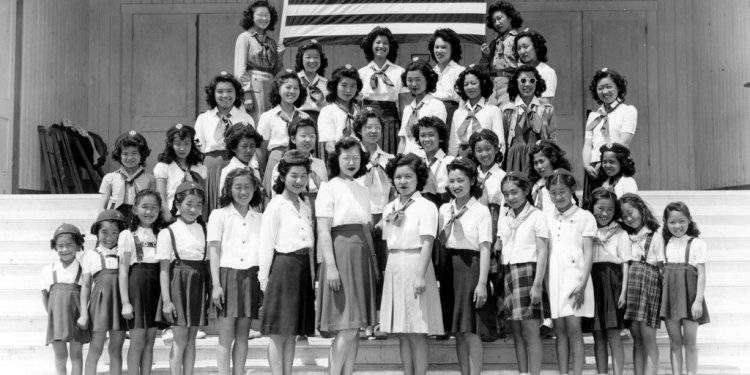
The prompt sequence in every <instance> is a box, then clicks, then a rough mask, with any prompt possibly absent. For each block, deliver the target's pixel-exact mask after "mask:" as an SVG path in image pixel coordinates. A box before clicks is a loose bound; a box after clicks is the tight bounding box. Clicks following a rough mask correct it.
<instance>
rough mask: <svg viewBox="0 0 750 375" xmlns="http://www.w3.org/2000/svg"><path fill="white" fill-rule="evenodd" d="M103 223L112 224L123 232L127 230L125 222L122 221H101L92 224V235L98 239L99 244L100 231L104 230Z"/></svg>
mask: <svg viewBox="0 0 750 375" xmlns="http://www.w3.org/2000/svg"><path fill="white" fill-rule="evenodd" d="M102 223H112V224H114V225H115V226H117V230H118V231H120V232H122V231H123V230H124V229H125V222H124V221H121V220H101V221H97V222H94V224H91V234H93V235H94V236H96V237H97V243H98V242H99V238H98V237H99V230H100V229H102Z"/></svg>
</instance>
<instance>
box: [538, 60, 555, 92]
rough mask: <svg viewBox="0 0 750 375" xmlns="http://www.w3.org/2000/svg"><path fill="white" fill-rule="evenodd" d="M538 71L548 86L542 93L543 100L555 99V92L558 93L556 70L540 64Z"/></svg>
mask: <svg viewBox="0 0 750 375" xmlns="http://www.w3.org/2000/svg"><path fill="white" fill-rule="evenodd" d="M536 71H537V72H539V75H540V76H542V79H544V83H545V84H546V86H547V89H546V90H544V92H543V93H542V98H552V97H554V96H555V91H557V73H555V70H554V69H552V67H550V66H549V65H547V64H545V63H543V62H540V63H539V65H537V66H536Z"/></svg>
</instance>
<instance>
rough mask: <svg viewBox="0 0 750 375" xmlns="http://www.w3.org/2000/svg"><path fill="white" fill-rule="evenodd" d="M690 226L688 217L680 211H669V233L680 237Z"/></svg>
mask: <svg viewBox="0 0 750 375" xmlns="http://www.w3.org/2000/svg"><path fill="white" fill-rule="evenodd" d="M689 227H690V218H689V217H687V215H685V214H684V213H683V212H682V211H676V210H672V211H669V216H667V228H668V229H669V233H672V235H673V236H675V237H678V238H679V237H682V236H684V235H685V233H687V231H688V228H689Z"/></svg>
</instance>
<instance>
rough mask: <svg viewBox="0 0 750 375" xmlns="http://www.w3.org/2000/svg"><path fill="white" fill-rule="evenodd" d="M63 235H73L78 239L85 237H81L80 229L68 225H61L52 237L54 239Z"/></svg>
mask: <svg viewBox="0 0 750 375" xmlns="http://www.w3.org/2000/svg"><path fill="white" fill-rule="evenodd" d="M61 234H72V235H73V236H76V237H83V236H82V235H81V231H80V230H78V228H77V227H76V226H75V225H73V224H68V223H62V224H60V226H59V227H57V229H55V233H54V234H53V235H52V238H53V239H54V238H56V237H57V236H59V235H61Z"/></svg>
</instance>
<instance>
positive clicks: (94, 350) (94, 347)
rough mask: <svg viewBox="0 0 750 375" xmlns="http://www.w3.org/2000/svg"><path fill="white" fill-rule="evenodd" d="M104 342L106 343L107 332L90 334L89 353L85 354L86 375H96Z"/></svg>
mask: <svg viewBox="0 0 750 375" xmlns="http://www.w3.org/2000/svg"><path fill="white" fill-rule="evenodd" d="M105 341H107V331H99V332H91V343H90V344H89V352H88V353H87V354H86V368H85V371H86V375H96V365H97V364H98V363H99V358H100V357H101V356H102V352H103V351H104V342H105Z"/></svg>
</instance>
